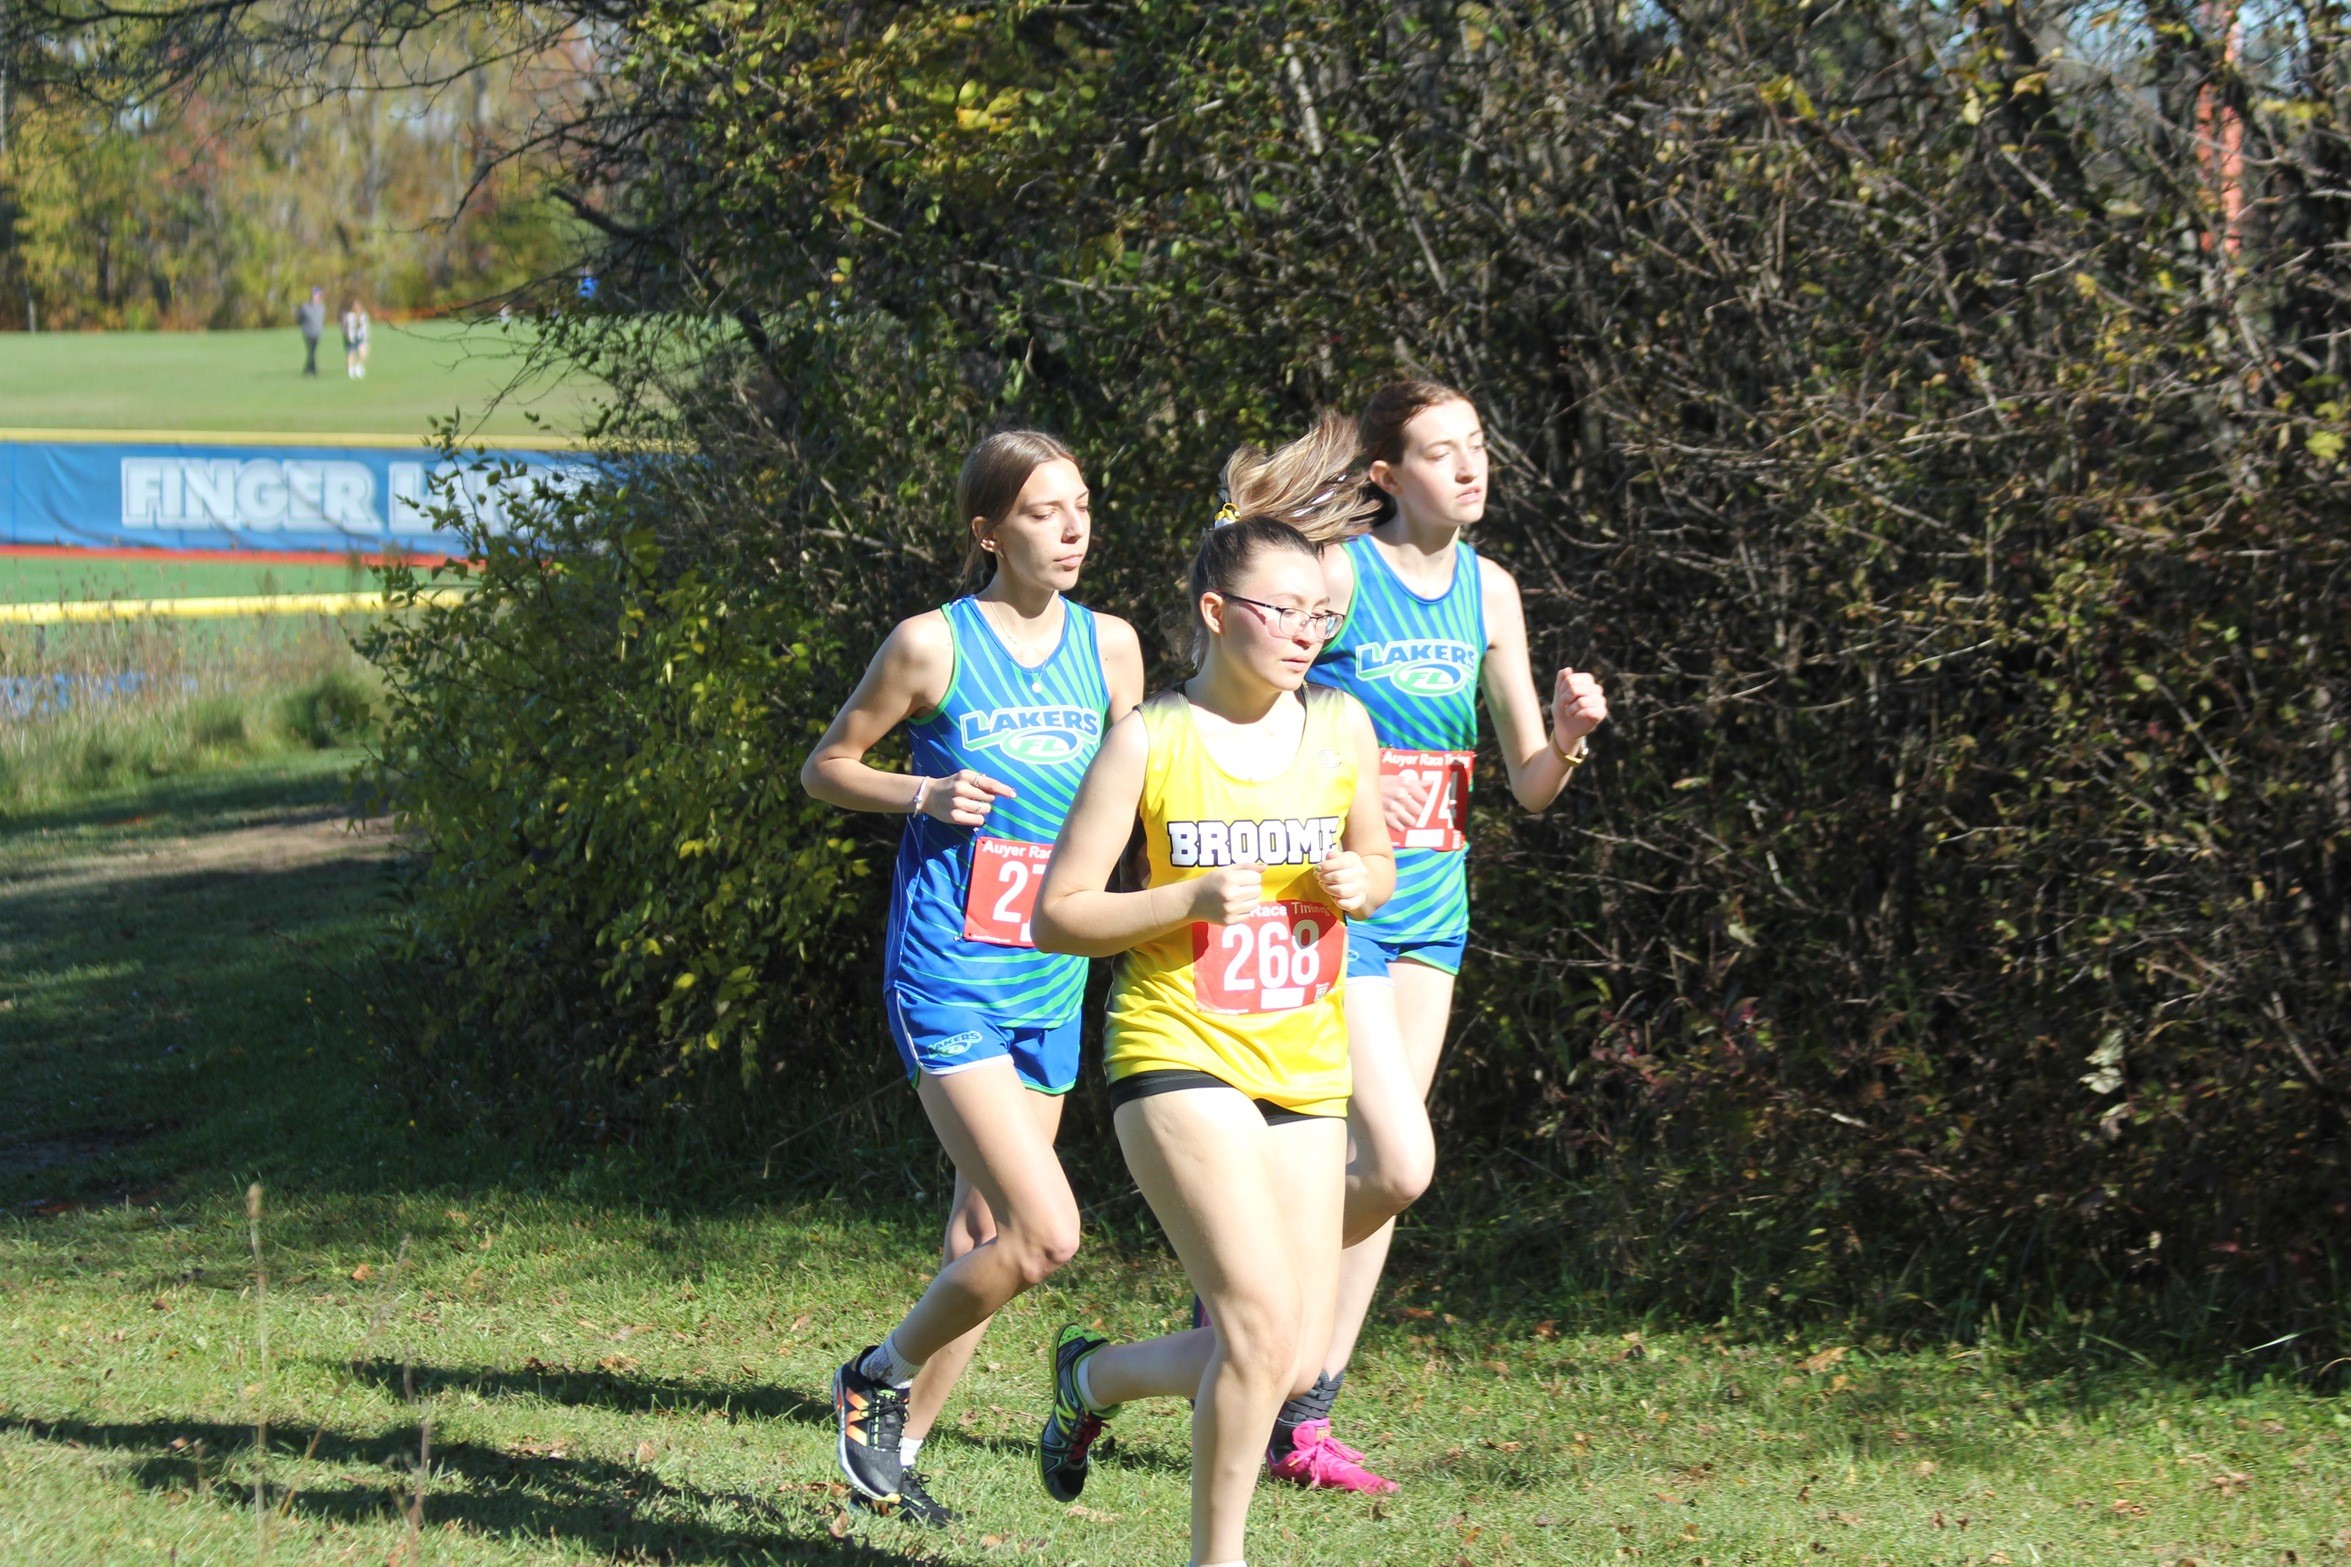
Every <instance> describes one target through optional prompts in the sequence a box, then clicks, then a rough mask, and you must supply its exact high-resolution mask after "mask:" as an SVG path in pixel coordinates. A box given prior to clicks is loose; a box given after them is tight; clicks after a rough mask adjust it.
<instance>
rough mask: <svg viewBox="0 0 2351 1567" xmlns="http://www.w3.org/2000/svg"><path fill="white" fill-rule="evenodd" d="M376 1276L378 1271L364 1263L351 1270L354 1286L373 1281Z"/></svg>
mask: <svg viewBox="0 0 2351 1567" xmlns="http://www.w3.org/2000/svg"><path fill="white" fill-rule="evenodd" d="M375 1276H376V1270H375V1269H374V1268H373V1267H371V1266H370V1265H369V1264H367V1263H364V1262H363V1263H361V1264H360V1265H359V1266H358V1267H356V1268H353V1269H352V1270H351V1282H352V1283H354V1284H365V1283H366V1282H367V1281H368V1280H369V1279H372V1278H374V1277H375Z"/></svg>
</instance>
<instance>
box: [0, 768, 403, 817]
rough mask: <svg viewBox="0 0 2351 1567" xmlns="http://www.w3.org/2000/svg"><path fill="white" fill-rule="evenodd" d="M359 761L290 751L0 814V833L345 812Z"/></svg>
mask: <svg viewBox="0 0 2351 1567" xmlns="http://www.w3.org/2000/svg"><path fill="white" fill-rule="evenodd" d="M359 760H360V753H359V752H357V751H348V750H347V751H333V752H318V751H311V752H293V753H290V754H289V756H288V757H287V758H285V759H283V760H273V761H265V762H257V763H254V764H253V765H251V766H248V767H242V768H238V769H235V770H233V771H221V772H202V773H191V774H187V775H184V776H181V777H176V778H158V779H154V780H152V781H150V782H147V783H144V784H135V785H125V786H122V787H119V788H110V789H105V790H101V791H99V792H97V793H95V794H93V795H91V796H89V797H88V798H86V799H81V800H76V801H74V802H73V803H72V804H70V805H53V806H47V807H43V808H41V809H38V810H31V811H24V812H21V813H18V814H15V815H0V834H6V835H14V834H18V833H44V832H70V831H73V830H75V829H77V828H84V827H106V826H130V825H134V824H135V825H137V826H138V827H141V828H144V829H146V830H148V831H150V832H155V831H166V832H169V833H172V834H174V835H177V836H201V835H203V834H205V833H211V832H229V831H233V830H235V829H236V828H239V827H244V826H249V825H251V819H252V818H253V817H255V816H257V815H266V816H269V817H272V818H275V817H278V816H280V815H283V814H285V813H288V812H295V813H307V812H309V811H327V810H332V809H342V808H347V807H348V806H349V805H350V803H351V801H352V792H351V781H350V778H349V776H348V775H349V773H350V770H351V768H352V767H354V766H356V765H357V764H358V762H359Z"/></svg>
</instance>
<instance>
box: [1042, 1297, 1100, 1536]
mask: <svg viewBox="0 0 2351 1567" xmlns="http://www.w3.org/2000/svg"><path fill="white" fill-rule="evenodd" d="M1109 1342H1110V1340H1108V1339H1106V1338H1104V1337H1103V1336H1102V1335H1101V1334H1099V1333H1088V1332H1087V1331H1086V1330H1085V1329H1084V1328H1081V1327H1079V1326H1078V1325H1077V1324H1076V1323H1074V1322H1073V1323H1071V1324H1070V1325H1069V1326H1068V1327H1065V1328H1063V1329H1062V1330H1061V1338H1060V1339H1059V1341H1058V1342H1056V1343H1055V1344H1054V1346H1053V1413H1052V1414H1050V1415H1047V1416H1046V1417H1045V1429H1044V1431H1043V1432H1042V1433H1041V1434H1040V1435H1039V1436H1038V1437H1037V1474H1038V1476H1039V1478H1041V1479H1042V1480H1043V1481H1044V1482H1045V1494H1046V1495H1048V1496H1050V1497H1052V1498H1053V1500H1055V1501H1057V1502H1074V1501H1076V1500H1077V1499H1078V1493H1079V1492H1081V1491H1083V1490H1085V1488H1086V1471H1087V1469H1088V1468H1089V1467H1091V1463H1090V1460H1089V1459H1088V1458H1087V1456H1086V1450H1087V1449H1088V1448H1090V1447H1092V1446H1093V1445H1094V1438H1096V1437H1098V1436H1100V1435H1101V1434H1102V1417H1101V1416H1100V1415H1097V1414H1095V1413H1094V1412H1093V1411H1092V1410H1090V1409H1088V1408H1087V1407H1086V1403H1085V1400H1084V1399H1082V1398H1080V1397H1078V1362H1079V1361H1081V1360H1083V1359H1085V1358H1086V1357H1087V1356H1088V1355H1091V1354H1092V1353H1094V1351H1096V1350H1098V1349H1100V1348H1102V1346H1104V1345H1105V1344H1108V1343H1109Z"/></svg>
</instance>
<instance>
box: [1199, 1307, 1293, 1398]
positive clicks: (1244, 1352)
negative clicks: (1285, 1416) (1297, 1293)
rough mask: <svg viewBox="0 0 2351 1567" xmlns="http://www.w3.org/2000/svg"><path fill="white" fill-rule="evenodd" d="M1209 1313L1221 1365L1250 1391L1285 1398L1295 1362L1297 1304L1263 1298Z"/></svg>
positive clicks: (1288, 1391) (1215, 1308)
mask: <svg viewBox="0 0 2351 1567" xmlns="http://www.w3.org/2000/svg"><path fill="white" fill-rule="evenodd" d="M1213 1311H1214V1315H1215V1317H1216V1336H1217V1339H1218V1341H1219V1342H1220V1343H1221V1344H1222V1345H1223V1346H1224V1358H1225V1364H1226V1365H1228V1366H1230V1367H1231V1368H1232V1369H1233V1371H1234V1372H1235V1373H1237V1374H1238V1375H1239V1376H1241V1377H1242V1379H1243V1380H1245V1381H1246V1382H1248V1383H1249V1384H1250V1385H1251V1386H1252V1387H1260V1388H1263V1389H1265V1390H1266V1391H1268V1392H1271V1393H1275V1394H1278V1395H1279V1396H1281V1397H1284V1398H1287V1397H1289V1396H1290V1388H1289V1384H1290V1383H1291V1382H1292V1381H1293V1380H1294V1379H1295V1375H1296V1372H1297V1369H1298V1361H1299V1343H1298V1311H1297V1303H1296V1302H1295V1301H1283V1300H1278V1299H1267V1298H1257V1299H1249V1300H1236V1301H1224V1302H1219V1303H1218V1304H1217V1305H1216V1306H1215V1307H1214V1308H1213Z"/></svg>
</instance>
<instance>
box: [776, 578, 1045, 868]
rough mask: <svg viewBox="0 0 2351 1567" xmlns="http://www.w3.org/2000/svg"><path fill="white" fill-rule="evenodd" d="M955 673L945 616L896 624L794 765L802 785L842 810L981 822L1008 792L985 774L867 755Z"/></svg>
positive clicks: (930, 703) (940, 694) (930, 702)
mask: <svg viewBox="0 0 2351 1567" xmlns="http://www.w3.org/2000/svg"><path fill="white" fill-rule="evenodd" d="M954 674H955V639H954V636H953V635H952V634H951V633H950V632H949V631H948V629H947V617H946V616H944V615H942V614H940V613H939V612H938V611H937V610H935V609H934V610H926V611H924V612H923V613H922V614H920V615H916V616H914V617H913V618H911V619H909V620H902V621H900V622H899V623H898V625H897V627H896V629H894V630H893V631H891V633H890V634H889V636H888V637H886V638H884V639H883V641H882V645H881V648H880V650H879V651H877V652H876V653H875V654H874V656H873V662H872V663H870V664H868V665H866V666H865V677H864V678H863V679H861V680H859V681H858V682H857V689H856V690H854V691H852V692H850V693H849V700H848V702H847V703H845V704H844V705H843V706H842V708H841V710H840V712H838V713H836V714H835V715H833V723H832V727H831V728H830V729H827V730H826V731H825V732H824V738H823V739H821V740H819V741H817V742H816V749H814V750H812V751H810V752H809V753H808V760H807V761H805V762H803V763H801V764H800V787H801V788H803V789H806V790H807V791H808V792H809V793H810V794H812V795H814V796H816V798H818V799H819V800H822V801H824V802H825V803H826V804H827V805H837V806H839V807H841V808H842V809H843V810H847V811H882V812H890V813H895V814H898V815H907V814H910V813H912V812H913V811H915V810H917V809H920V810H922V811H923V812H925V813H926V814H928V815H930V816H932V817H934V818H936V819H937V820H939V821H942V822H953V823H954V824H955V825H957V826H959V827H977V826H978V825H979V824H980V823H982V822H984V821H986V820H987V819H988V812H989V810H990V809H991V808H993V806H994V805H995V802H996V800H997V798H998V797H999V796H1002V795H1009V794H1011V793H1012V790H1011V789H1010V788H1008V787H1007V786H1005V785H1004V784H1001V783H998V782H997V781H996V780H995V779H993V778H990V777H989V776H988V775H987V774H985V773H980V772H974V771H972V770H971V769H970V768H965V769H964V770H963V771H961V772H959V773H956V774H954V775H953V776H952V777H949V778H933V779H918V778H915V777H912V776H910V775H908V774H906V773H892V772H884V771H883V770H882V769H881V768H879V767H873V766H869V765H868V764H867V762H866V760H865V755H866V753H867V752H868V751H871V750H872V749H873V748H874V747H875V746H876V745H879V744H880V743H881V740H882V737H883V736H884V735H886V734H888V733H889V732H890V731H891V730H892V729H894V728H896V727H897V726H898V725H900V724H902V723H904V722H905V721H906V720H907V719H909V718H912V717H913V716H914V715H916V714H917V713H927V712H929V711H930V710H931V709H932V708H934V707H937V706H938V705H939V703H940V702H942V701H944V700H945V699H946V696H947V683H948V682H949V681H950V680H951V679H953V678H954Z"/></svg>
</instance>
